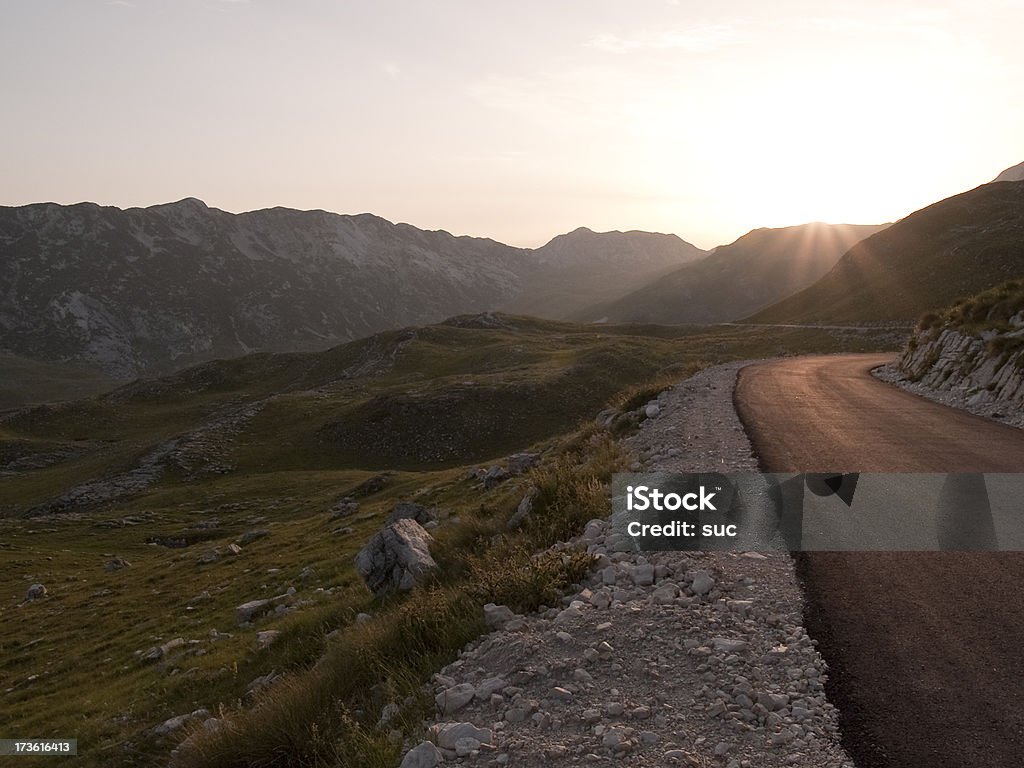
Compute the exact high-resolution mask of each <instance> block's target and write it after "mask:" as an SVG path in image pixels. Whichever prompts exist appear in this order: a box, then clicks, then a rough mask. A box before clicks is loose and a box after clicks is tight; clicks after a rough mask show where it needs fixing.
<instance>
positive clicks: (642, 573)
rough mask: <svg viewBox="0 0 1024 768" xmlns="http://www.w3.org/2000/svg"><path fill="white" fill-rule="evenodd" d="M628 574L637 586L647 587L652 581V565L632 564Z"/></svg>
mask: <svg viewBox="0 0 1024 768" xmlns="http://www.w3.org/2000/svg"><path fill="white" fill-rule="evenodd" d="M630 576H631V577H632V579H633V583H634V584H636V585H637V586H638V587H649V586H651V585H652V584H653V583H654V566H653V565H650V564H649V563H648V564H644V565H637V566H634V567H633V570H632V572H631V573H630Z"/></svg>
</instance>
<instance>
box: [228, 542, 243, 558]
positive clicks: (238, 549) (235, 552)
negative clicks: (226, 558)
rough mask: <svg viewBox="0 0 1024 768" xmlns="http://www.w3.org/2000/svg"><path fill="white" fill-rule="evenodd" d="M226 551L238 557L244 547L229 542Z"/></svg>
mask: <svg viewBox="0 0 1024 768" xmlns="http://www.w3.org/2000/svg"><path fill="white" fill-rule="evenodd" d="M225 552H226V554H228V555H231V556H232V557H238V555H240V554H242V548H241V547H240V546H238V545H237V544H228V545H227V547H226V548H225Z"/></svg>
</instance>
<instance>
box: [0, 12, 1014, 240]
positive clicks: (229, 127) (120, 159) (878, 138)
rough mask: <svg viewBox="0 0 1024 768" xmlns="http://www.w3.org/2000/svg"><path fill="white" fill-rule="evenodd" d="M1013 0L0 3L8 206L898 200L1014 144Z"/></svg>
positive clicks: (534, 225) (556, 224)
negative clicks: (191, 200) (197, 201)
mask: <svg viewBox="0 0 1024 768" xmlns="http://www.w3.org/2000/svg"><path fill="white" fill-rule="evenodd" d="M1022 29H1024V0H1003V1H1002V2H1000V1H999V0H990V1H988V2H985V3H984V4H980V5H979V4H978V3H976V2H966V1H964V2H947V3H940V2H936V3H908V2H899V1H898V0H895V1H894V0H860V1H859V2H827V1H822V0H818V1H817V2H802V1H796V0H777V1H776V2H772V3H766V2H764V1H763V0H751V1H748V2H741V1H736V2H717V3H716V2H707V1H706V0H700V2H694V1H692V0H675V1H666V0H650V1H649V2H643V1H642V0H637V1H633V2H625V0H575V1H565V2H540V1H535V0H515V2H505V1H504V0H487V1H486V2H485V1H483V0H459V1H455V0H431V1H430V2H426V1H425V0H405V1H403V2H398V1H393V0H372V1H368V2H361V1H357V0H353V1H351V2H334V1H333V0H173V1H172V0H109V1H107V0H67V1H66V2H56V1H53V0H0V204H4V205H22V204H25V203H30V202H39V201H55V202H60V203H72V202H78V201H82V200H91V201H95V202H98V203H102V204H106V205H117V206H121V207H127V206H133V205H151V204H154V203H160V202H167V201H171V200H177V199H180V198H182V197H188V196H193V197H199V198H201V199H203V200H205V201H206V202H207V203H208V204H209V205H211V206H215V207H218V208H223V209H225V210H229V211H235V212H238V211H244V210H252V209H256V208H265V207H271V206H277V205H282V206H288V207H293V208H323V209H326V210H331V211H337V212H340V213H360V212H371V213H376V214H378V215H380V216H383V217H385V218H387V219H390V220H392V221H406V222H409V223H411V224H414V225H416V226H419V227H423V228H426V229H446V230H448V231H451V232H454V233H456V234H471V235H481V236H488V237H494V238H495V239H498V240H501V241H503V242H507V243H510V244H514V245H523V246H534V245H539V244H541V243H543V242H545V241H546V240H548V239H550V238H551V237H552V236H554V235H556V234H558V233H560V232H565V231H568V230H571V229H574V228H576V227H578V226H588V227H590V228H592V229H595V230H609V229H645V230H654V231H661V232H675V233H676V234H678V235H680V236H681V237H683V238H684V239H687V240H689V241H691V242H694V243H696V244H697V245H700V246H702V247H711V246H713V245H717V244H721V243H725V242H729V241H731V240H733V239H735V238H736V237H738V236H739V235H741V234H743V233H744V232H746V231H748V230H750V229H752V228H755V227H760V226H784V225H789V224H798V223H803V222H806V221H812V220H822V221H831V222H839V221H843V222H851V223H873V222H882V221H891V220H894V219H897V218H899V217H901V216H904V215H906V214H907V213H910V212H911V211H913V210H915V209H917V208H920V207H921V206H923V205H926V204H928V203H931V202H934V201H936V200H939V199H941V198H943V197H947V196H949V195H951V194H955V193H957V192H960V191H963V190H966V189H969V188H972V187H974V186H977V185H978V184H982V183H985V182H987V181H990V180H991V179H992V178H993V177H994V176H995V175H996V174H997V173H999V172H1000V171H1001V170H1003V169H1004V168H1006V167H1008V166H1010V165H1015V164H1017V163H1019V162H1021V161H1022V160H1024V98H1021V96H1022V94H1024V45H1021V41H1020V32H1021V30H1022Z"/></svg>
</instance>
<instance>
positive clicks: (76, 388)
mask: <svg viewBox="0 0 1024 768" xmlns="http://www.w3.org/2000/svg"><path fill="white" fill-rule="evenodd" d="M117 384H118V381H117V380H116V379H112V378H110V377H109V376H106V375H105V374H103V373H100V372H99V371H96V370H93V369H91V368H83V367H80V366H75V365H63V364H60V363H44V362H40V361H38V360H29V359H28V358H24V357H17V356H15V355H0V411H5V410H8V409H10V408H19V407H21V406H24V405H33V404H36V403H49V402H53V401H56V400H77V399H80V398H83V397H90V396H92V395H97V394H99V393H101V392H106V391H108V390H111V389H113V388H114V387H115V386H117Z"/></svg>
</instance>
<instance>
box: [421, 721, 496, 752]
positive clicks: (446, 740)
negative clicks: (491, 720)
mask: <svg viewBox="0 0 1024 768" xmlns="http://www.w3.org/2000/svg"><path fill="white" fill-rule="evenodd" d="M431 730H433V732H434V738H435V739H436V741H437V746H439V747H441V749H455V745H456V744H457V743H458V741H459V739H476V740H477V741H478V742H479V743H480V744H491V743H492V742H493V740H494V736H493V734H492V732H491V730H490V728H477V727H476V726H475V725H473V724H472V723H440V724H438V725H435V726H434V727H433V728H432V729H431Z"/></svg>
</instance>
